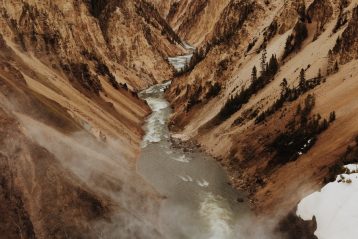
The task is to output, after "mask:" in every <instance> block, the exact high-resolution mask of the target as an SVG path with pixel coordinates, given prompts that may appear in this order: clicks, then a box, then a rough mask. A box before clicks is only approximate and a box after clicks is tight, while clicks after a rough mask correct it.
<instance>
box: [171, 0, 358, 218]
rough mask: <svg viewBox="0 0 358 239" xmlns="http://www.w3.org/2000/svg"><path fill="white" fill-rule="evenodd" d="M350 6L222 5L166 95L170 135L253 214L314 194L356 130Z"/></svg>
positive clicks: (282, 210)
mask: <svg viewBox="0 0 358 239" xmlns="http://www.w3.org/2000/svg"><path fill="white" fill-rule="evenodd" d="M207 2H209V1H207ZM357 4H358V2H357V1H338V0H330V1H320V0H314V1H299V0H297V1H279V0H277V1H240V0H236V1H234V0H232V1H229V3H228V5H227V7H226V8H225V9H224V10H223V13H222V14H221V16H220V17H219V19H218V20H217V21H216V22H215V25H214V30H213V31H212V34H213V36H215V37H208V38H207V40H206V42H204V44H202V45H203V46H204V47H201V48H206V49H204V50H202V49H199V53H200V54H201V57H200V58H203V60H201V61H198V62H196V63H197V64H196V65H195V67H194V69H193V70H191V71H190V72H187V73H185V74H183V75H182V76H180V77H179V78H177V79H176V80H175V81H174V83H173V84H172V86H171V90H170V91H169V92H168V93H167V94H168V99H170V100H171V102H172V104H173V107H174V111H175V113H174V114H173V116H172V123H171V124H172V129H173V130H174V131H176V134H175V135H174V136H175V137H179V138H182V139H184V140H188V139H194V140H196V141H198V143H199V144H200V145H201V146H202V147H203V148H204V149H205V150H206V151H207V152H209V153H211V154H212V155H214V156H216V157H217V158H218V160H220V161H221V163H222V165H223V166H224V167H226V168H227V170H228V171H229V172H230V174H231V175H232V182H233V183H234V184H235V185H236V186H237V187H239V188H244V189H247V190H249V191H250V192H251V198H252V200H253V204H254V206H255V208H256V209H257V211H258V212H260V213H261V214H262V213H264V214H265V213H272V212H273V211H276V212H277V214H278V215H281V214H287V212H288V211H290V210H291V209H292V208H294V206H295V205H296V204H297V202H298V201H299V200H300V199H301V198H302V197H303V196H304V195H307V194H308V193H309V192H311V191H312V190H315V189H317V188H319V187H320V186H321V185H322V183H323V181H324V178H325V177H326V176H327V175H328V172H329V167H331V166H332V165H335V164H336V163H337V162H339V159H340V155H341V154H343V153H344V151H345V150H346V147H347V145H348V144H349V143H350V142H353V139H354V137H355V136H356V134H357V132H358V128H357V124H356V121H357V117H356V116H355V115H356V112H357V111H356V103H355V100H354V98H355V97H356V93H355V92H356V87H357V84H356V82H357V79H356V74H357V70H358V69H357V67H356V66H357V51H356V45H357V42H358V38H357V32H356V30H355V29H356V28H355V27H354V26H355V25H356V22H357V21H356V14H357V9H358V8H357ZM205 45H206V46H205ZM199 48H200V47H199ZM264 49H266V50H264ZM265 51H266V59H264V60H265V61H264V63H265V64H263V67H261V65H262V64H261V62H262V54H263V53H264V52H265ZM272 55H274V58H273V60H272V61H271V63H272V64H271V63H270V64H268V63H269V61H270V59H271V58H272ZM200 58H199V59H200ZM275 60H277V63H275ZM335 62H337V64H335ZM266 63H267V65H266ZM254 66H256V77H255V78H254V79H255V80H254V81H255V83H253V82H254V81H253V76H252V72H253V67H254ZM337 68H339V69H337ZM209 69H210V70H209ZM263 69H264V70H263ZM301 69H303V71H301ZM262 72H265V73H264V74H261V73H262ZM300 72H301V76H302V74H303V78H304V81H303V82H302V81H300ZM260 75H263V77H260ZM284 78H285V79H286V81H287V84H285V81H283V79H284ZM309 94H310V95H314V97H312V96H308V95H309ZM236 96H237V97H236ZM312 98H313V99H314V100H312V101H311V102H310V99H312ZM230 99H232V100H231V101H230ZM305 102H306V103H305ZM299 104H301V106H300V107H298V105H299ZM305 104H306V106H309V107H306V108H304V106H305ZM297 108H300V109H302V108H304V110H306V111H304V113H302V111H298V110H297ZM348 109H349V110H348ZM297 112H299V113H297ZM333 112H335V115H336V117H337V118H336V120H334V119H333V120H331V121H332V122H331V123H329V122H328V121H329V119H330V113H333ZM317 114H319V115H317ZM299 115H301V116H302V118H301V119H300V118H299V117H298V116H299ZM332 117H333V116H332ZM324 119H327V122H325V121H324ZM302 120H304V121H302ZM306 120H307V121H306ZM307 122H308V123H307ZM289 123H291V124H289ZM302 125H303V126H305V127H306V128H305V127H303V126H302ZM301 126H302V127H301ZM282 139H285V140H282ZM310 139H311V140H310ZM302 141H303V142H302ZM312 142H313V143H312ZM292 145H293V146H292ZM280 148H281V149H282V148H283V149H286V148H287V150H286V151H284V152H281V151H280V150H279V149H280ZM291 150H292V151H291ZM300 150H303V151H302V152H301V151H300Z"/></svg>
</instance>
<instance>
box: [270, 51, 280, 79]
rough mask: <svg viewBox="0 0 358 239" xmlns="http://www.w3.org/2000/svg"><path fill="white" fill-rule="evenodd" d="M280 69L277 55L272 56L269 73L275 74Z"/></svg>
mask: <svg viewBox="0 0 358 239" xmlns="http://www.w3.org/2000/svg"><path fill="white" fill-rule="evenodd" d="M277 71H278V61H277V58H276V56H275V55H272V56H271V59H270V62H269V64H268V73H269V74H270V75H272V76H273V75H275V74H276V73H277Z"/></svg>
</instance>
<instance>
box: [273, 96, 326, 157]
mask: <svg viewBox="0 0 358 239" xmlns="http://www.w3.org/2000/svg"><path fill="white" fill-rule="evenodd" d="M314 106H315V96H314V95H311V94H309V95H307V97H306V99H305V101H304V106H303V108H301V110H300V111H299V114H296V115H295V116H294V118H293V119H292V120H291V121H290V122H289V123H288V124H287V125H286V129H287V131H286V132H283V133H280V134H279V135H278V136H277V137H276V138H275V139H274V141H273V142H272V144H270V145H269V149H271V150H274V151H275V152H276V156H275V157H274V159H273V160H272V161H271V164H284V163H286V162H289V161H294V160H296V159H297V158H298V157H299V156H300V155H302V154H304V153H306V152H308V151H309V150H310V149H311V147H312V146H313V145H314V144H315V142H316V141H317V136H318V135H319V134H321V133H322V132H323V131H325V130H326V129H328V127H329V124H330V123H329V122H328V120H327V119H322V117H321V115H320V114H314V115H313V116H310V114H311V112H312V110H313V108H314Z"/></svg>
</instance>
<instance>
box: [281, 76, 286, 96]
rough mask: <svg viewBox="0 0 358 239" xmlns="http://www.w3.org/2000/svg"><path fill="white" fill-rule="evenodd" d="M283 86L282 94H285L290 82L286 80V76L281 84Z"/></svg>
mask: <svg viewBox="0 0 358 239" xmlns="http://www.w3.org/2000/svg"><path fill="white" fill-rule="evenodd" d="M280 86H281V96H283V95H285V94H286V92H287V86H288V82H287V80H286V78H284V79H283V80H282V82H281V84H280Z"/></svg>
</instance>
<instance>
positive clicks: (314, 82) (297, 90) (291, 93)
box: [255, 69, 324, 124]
mask: <svg viewBox="0 0 358 239" xmlns="http://www.w3.org/2000/svg"><path fill="white" fill-rule="evenodd" d="M323 80H324V78H322V76H321V74H320V72H319V73H318V76H317V77H315V78H312V79H309V80H306V76H305V71H304V69H301V71H300V76H299V84H298V86H297V87H294V88H289V87H288V83H287V80H286V79H283V80H282V83H281V84H280V85H281V94H280V97H279V98H278V99H277V100H276V101H275V102H274V103H273V105H272V106H270V107H269V108H268V109H267V110H266V111H264V112H262V113H261V114H259V115H258V116H257V118H256V120H255V123H256V124H259V123H261V122H263V121H265V120H266V118H267V117H269V116H271V115H273V114H274V113H275V112H276V111H278V110H279V109H281V108H282V107H283V106H284V104H285V103H286V102H293V101H295V100H297V99H298V97H299V96H301V95H303V94H305V93H306V92H308V91H309V90H312V89H314V88H315V87H317V86H318V85H320V84H321V82H322V81H323Z"/></svg>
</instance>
